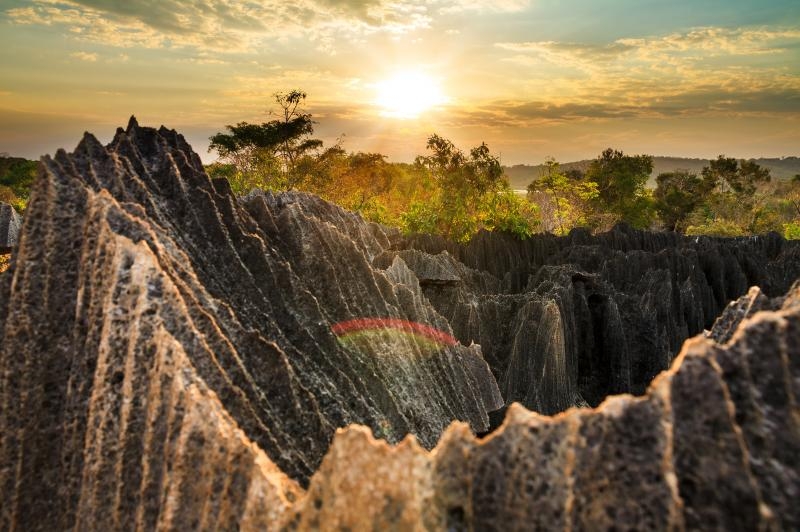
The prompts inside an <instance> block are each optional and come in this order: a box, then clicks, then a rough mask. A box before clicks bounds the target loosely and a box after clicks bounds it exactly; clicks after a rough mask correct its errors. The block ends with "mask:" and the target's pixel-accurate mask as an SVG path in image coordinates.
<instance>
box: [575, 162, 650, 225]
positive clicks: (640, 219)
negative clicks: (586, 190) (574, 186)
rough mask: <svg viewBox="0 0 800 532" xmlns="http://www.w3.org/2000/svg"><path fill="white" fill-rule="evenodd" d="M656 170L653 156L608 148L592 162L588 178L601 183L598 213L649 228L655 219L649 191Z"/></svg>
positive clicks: (595, 201) (597, 205) (598, 196)
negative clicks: (652, 173)
mask: <svg viewBox="0 0 800 532" xmlns="http://www.w3.org/2000/svg"><path fill="white" fill-rule="evenodd" d="M652 171H653V157H652V156H650V155H625V154H624V153H622V152H621V151H618V150H612V149H611V148H608V149H607V150H605V151H604V152H603V153H601V154H600V156H599V157H598V158H597V159H595V160H594V161H592V162H591V164H590V165H589V168H588V169H587V171H586V176H585V179H586V180H587V181H590V182H594V183H596V184H597V197H596V199H595V200H594V204H595V210H596V211H597V212H598V213H608V214H611V215H614V216H615V217H616V218H617V219H618V220H619V221H625V222H627V223H629V224H631V225H632V226H634V227H641V228H643V227H647V226H648V225H650V223H651V221H652V217H653V202H652V198H651V197H650V195H649V194H648V193H647V191H646V189H645V184H646V183H647V179H648V177H650V173H651V172H652Z"/></svg>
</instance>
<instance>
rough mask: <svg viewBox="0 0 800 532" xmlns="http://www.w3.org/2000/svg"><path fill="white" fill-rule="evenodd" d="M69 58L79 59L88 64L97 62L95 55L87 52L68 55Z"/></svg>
mask: <svg viewBox="0 0 800 532" xmlns="http://www.w3.org/2000/svg"><path fill="white" fill-rule="evenodd" d="M70 57H74V58H75V59H80V60H81V61H87V62H89V63H95V62H97V54H95V53H89V52H74V53H72V54H70Z"/></svg>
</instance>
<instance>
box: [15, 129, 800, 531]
mask: <svg viewBox="0 0 800 532" xmlns="http://www.w3.org/2000/svg"><path fill="white" fill-rule="evenodd" d="M799 253H800V246H798V245H797V244H796V243H789V242H786V241H784V240H783V239H781V238H780V237H779V236H777V235H767V236H765V237H755V238H751V239H733V240H715V239H696V240H693V239H685V238H681V237H677V236H674V235H660V234H650V233H646V232H640V231H633V230H630V229H628V228H624V227H620V228H617V229H616V230H614V231H612V232H610V233H608V234H605V235H599V236H591V235H589V234H587V233H585V232H580V231H576V232H573V233H572V234H571V235H570V236H569V237H566V238H563V239H556V238H554V237H551V236H541V237H537V238H533V239H531V240H529V241H524V242H521V241H518V240H514V239H512V238H510V237H508V236H507V235H488V234H483V235H480V236H479V237H478V238H477V239H476V240H475V241H473V243H471V244H470V245H468V246H466V247H464V246H457V245H454V244H452V243H448V242H444V241H442V240H440V239H436V238H433V237H424V236H417V237H403V236H402V235H400V234H399V233H398V232H397V231H395V230H392V229H389V228H385V227H381V226H378V225H376V224H370V223H366V222H364V221H363V220H362V219H361V218H360V217H359V216H357V215H354V214H352V213H348V212H346V211H344V210H342V209H339V208H338V207H335V206H333V205H330V204H328V203H326V202H324V201H322V200H320V199H319V198H316V197H314V196H310V195H307V194H301V193H284V194H278V195H274V194H270V193H261V192H255V193H253V194H251V195H249V196H248V197H245V198H242V199H237V198H235V197H234V196H233V195H232V194H231V191H230V188H229V186H228V184H227V182H226V181H224V180H222V181H211V180H209V178H208V177H207V175H206V174H205V173H204V172H203V169H202V165H201V163H200V160H199V158H198V157H197V155H196V154H195V153H194V152H192V151H191V149H190V147H189V146H188V145H187V144H186V142H185V140H184V139H183V137H181V136H180V135H178V134H177V133H176V132H174V131H170V130H167V129H165V128H161V129H160V130H155V129H150V128H143V127H140V126H139V125H138V124H137V123H136V122H135V120H132V121H131V123H130V124H129V125H128V127H127V129H125V130H122V129H120V130H118V131H117V134H116V136H115V138H114V140H113V141H112V142H111V144H110V145H109V146H105V147H104V146H102V145H101V144H100V143H99V142H98V141H97V140H96V139H95V138H94V137H92V136H91V135H88V134H87V135H86V136H85V137H84V139H83V141H82V142H81V143H80V144H79V145H78V147H77V149H76V150H75V152H74V153H72V154H67V153H66V152H64V151H60V152H58V153H57V154H56V155H55V157H53V158H45V159H43V161H42V166H41V172H40V176H39V179H38V182H37V183H36V185H35V187H34V191H33V194H32V197H31V200H30V203H29V206H28V209H27V211H26V219H25V222H24V225H23V227H22V229H21V230H20V233H19V240H18V245H17V247H16V253H15V254H14V255H13V256H12V259H11V266H10V269H9V270H8V272H6V273H4V274H2V275H0V334H1V335H2V343H0V501H3V502H2V504H0V529H2V530H66V529H75V530H116V529H140V530H154V529H161V530H187V529H204V530H218V529H224V530H228V529H237V528H238V529H241V530H264V529H274V530H279V529H299V530H309V529H325V530H330V529H347V528H349V529H351V530H362V529H381V530H384V529H386V530H391V529H396V530H408V529H419V530H423V529H433V530H436V529H442V530H446V529H447V530H487V529H488V530H491V529H497V530H530V529H532V528H533V529H537V528H538V529H570V530H578V529H582V530H595V529H598V528H612V527H613V528H626V529H628V528H632V529H670V530H679V529H684V528H688V529H694V528H720V529H736V528H747V529H760V528H763V529H775V528H783V529H797V528H800V515H799V512H800V507H798V505H797V504H796V503H795V501H797V500H798V497H799V496H800V475H799V473H798V472H799V471H800V463H798V460H800V458H799V457H800V411H799V410H798V396H799V395H800V323H799V322H800V285H795V287H794V288H792V289H791V290H790V291H789V293H788V294H787V295H785V296H783V294H784V293H785V292H786V290H787V289H788V288H789V286H790V284H791V281H792V280H793V279H795V278H797V277H800V260H798V258H800V256H799V255H798V254H799ZM750 284H758V285H759V286H760V290H759V289H755V288H754V289H752V290H751V291H750V292H749V293H748V294H747V296H745V297H743V298H742V299H739V300H738V301H736V302H734V303H732V304H731V305H730V306H728V307H726V305H727V304H728V300H729V299H735V298H736V297H739V296H741V294H743V293H745V292H746V291H747V288H748V286H749V285H750ZM762 291H763V292H762ZM779 296H780V297H779ZM723 309H724V311H723ZM720 312H722V315H721V317H720V318H719V319H718V320H717V321H716V322H714V321H713V320H714V318H715V317H716V316H717V315H718V314H719V313H720ZM704 328H710V329H711V330H710V332H708V333H707V335H708V337H707V338H704V337H702V336H699V337H696V338H694V339H691V340H689V341H688V342H686V343H685V344H683V348H682V350H681V351H680V355H678V357H677V359H675V360H674V361H673V358H674V356H675V354H676V353H677V352H678V351H679V349H680V346H681V344H682V342H683V340H684V339H685V338H686V337H687V336H690V335H691V334H695V333H699V332H701V331H702V330H703V329H704ZM473 341H474V343H473ZM484 356H485V357H486V359H485V360H484ZM670 365H671V369H669V371H667V372H665V373H662V374H661V375H660V376H659V377H657V378H656V379H655V381H652V383H651V380H652V377H653V376H655V375H656V374H657V373H658V372H659V371H660V370H661V369H666V368H667V367H670ZM648 385H649V388H648ZM501 392H502V394H501ZM619 392H634V393H636V394H641V397H634V396H632V395H618V396H614V397H607V396H608V395H610V394H614V393H619ZM520 403H522V404H524V405H526V406H528V407H530V408H534V409H536V410H538V411H540V412H543V413H555V412H562V411H563V412H562V413H561V414H559V415H556V416H554V417H547V416H544V415H541V414H540V413H534V412H531V411H529V410H527V409H526V408H524V407H523V406H521V405H520ZM587 404H590V405H597V404H599V406H597V408H594V409H591V408H571V407H574V406H576V405H587ZM504 405H510V406H509V408H508V409H507V412H504V411H503V410H499V409H500V408H501V407H502V406H504ZM504 413H505V414H506V415H505V417H504V416H503V414H504ZM501 421H502V425H501V426H500V427H499V428H498V429H497V430H496V431H494V432H493V433H491V434H490V435H488V436H486V437H483V438H479V437H476V436H475V434H476V433H478V434H484V433H487V432H489V431H490V430H491V428H493V427H495V426H497V425H500V422H501ZM348 426H349V428H344V427H348ZM448 427H449V428H448ZM334 434H336V436H335V437H334ZM373 434H374V435H375V436H373ZM376 437H377V438H379V439H375V438H376ZM332 439H333V443H332V444H331V440H332Z"/></svg>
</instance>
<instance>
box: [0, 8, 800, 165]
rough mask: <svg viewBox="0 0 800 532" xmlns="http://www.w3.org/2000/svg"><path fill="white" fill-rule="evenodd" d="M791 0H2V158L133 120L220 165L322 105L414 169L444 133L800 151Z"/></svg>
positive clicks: (353, 136) (333, 135)
mask: <svg viewBox="0 0 800 532" xmlns="http://www.w3.org/2000/svg"><path fill="white" fill-rule="evenodd" d="M793 4H794V3H793V2H791V1H788V0H783V1H778V0H776V1H768V2H763V1H762V2H755V1H743V0H736V1H722V0H716V1H699V2H698V1H694V2H689V1H685V0H679V1H675V2H654V1H641V0H638V1H633V0H615V1H604V2H596V1H590V0H582V1H569V2H557V1H555V0H531V1H526V0H499V1H493V2H487V1H482V0H431V1H409V0H393V1H388V0H367V1H361V2H354V1H348V0H300V1H298V2H295V3H292V4H291V5H290V4H287V3H283V2H277V1H273V0H269V1H266V2H260V3H249V2H248V3H245V2H234V1H232V0H220V1H213V0H196V1H192V2H185V1H179V0H164V1H161V2H158V3H156V4H154V3H152V2H149V1H145V0H131V1H127V2H110V1H106V0H29V1H9V0H2V1H0V27H2V32H1V33H0V73H1V74H2V75H1V76H0V152H7V153H9V154H12V155H18V156H25V157H30V158H35V157H37V156H39V155H41V154H44V153H53V152H54V151H55V150H56V149H58V148H60V147H64V148H66V149H68V150H71V149H72V148H74V142H75V139H76V138H78V137H79V136H80V134H81V133H82V132H83V131H84V130H89V131H92V132H94V133H96V134H98V135H99V137H100V138H101V140H108V138H110V136H111V134H113V131H114V128H115V127H116V126H118V125H124V123H125V122H126V121H127V118H128V117H129V116H130V115H131V114H135V115H136V116H137V117H138V118H139V120H140V121H141V122H142V123H148V124H164V125H166V126H168V127H171V128H176V129H178V130H179V131H181V132H182V133H184V134H185V135H186V136H187V139H188V140H189V142H190V143H191V144H192V145H193V147H194V148H195V150H196V151H198V152H199V153H200V154H201V155H202V156H203V157H204V159H205V160H206V161H210V160H212V159H213V155H212V154H209V153H207V152H206V149H207V147H208V137H209V136H211V135H213V134H214V133H216V132H217V131H222V130H223V128H224V126H225V125H226V124H233V123H236V122H240V121H248V122H260V121H266V120H268V119H269V117H268V116H267V114H266V113H267V111H269V110H270V109H271V108H273V106H272V94H273V93H275V92H278V91H286V90H290V89H294V88H299V89H302V90H303V91H305V92H307V93H308V99H307V110H308V111H309V112H310V113H312V114H313V115H314V119H315V120H316V121H317V122H318V124H317V126H316V132H317V134H318V136H319V137H320V138H322V139H323V140H325V141H326V144H328V145H329V144H331V143H332V142H335V141H336V139H337V138H340V137H342V136H344V137H343V143H344V147H345V149H347V150H351V151H356V150H360V151H371V152H380V153H384V154H386V155H388V156H389V158H390V160H396V161H408V160H411V159H412V158H413V157H414V155H416V154H419V153H422V152H423V151H424V147H425V139H426V137H427V136H428V135H429V134H431V133H434V132H435V133H438V134H440V135H443V136H445V137H448V138H450V139H452V140H453V141H454V142H455V143H456V144H457V145H459V146H463V147H468V146H473V145H476V144H479V143H480V142H486V143H487V144H488V145H489V146H490V148H491V149H492V151H493V152H495V153H498V154H500V155H501V157H502V161H503V163H504V164H507V165H514V164H520V163H527V164H538V163H540V162H542V160H543V159H544V158H545V157H546V156H554V157H555V158H556V159H558V160H561V161H572V160H580V159H587V158H592V157H595V156H596V155H597V154H598V153H599V152H600V151H601V150H602V149H604V148H606V147H608V146H612V147H614V148H617V149H621V150H624V151H625V152H629V153H649V154H653V155H670V156H681V157H699V158H711V157H714V156H716V155H718V154H720V153H725V154H727V155H729V156H735V157H781V156H790V155H798V150H797V146H798V145H800V142H799V141H800V120H798V118H800V10H798V9H797V7H796V5H793Z"/></svg>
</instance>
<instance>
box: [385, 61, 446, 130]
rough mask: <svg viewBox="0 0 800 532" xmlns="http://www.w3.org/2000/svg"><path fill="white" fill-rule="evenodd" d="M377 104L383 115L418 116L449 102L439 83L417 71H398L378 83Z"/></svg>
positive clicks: (397, 116) (398, 116) (394, 116)
mask: <svg viewBox="0 0 800 532" xmlns="http://www.w3.org/2000/svg"><path fill="white" fill-rule="evenodd" d="M375 89H376V97H375V105H377V106H378V107H380V108H381V114H382V115H383V116H389V117H392V118H405V119H408V118H418V117H419V115H421V114H422V113H424V112H425V111H428V110H429V109H432V108H433V107H436V106H438V105H441V104H443V103H445V102H446V98H445V97H444V94H442V90H441V88H440V87H439V83H438V82H437V81H436V80H435V79H433V78H432V77H430V76H428V75H426V74H424V73H422V72H418V71H413V70H407V71H403V72H397V73H395V74H394V75H393V76H392V77H390V78H387V79H385V80H383V81H380V82H378V83H376V84H375Z"/></svg>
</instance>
